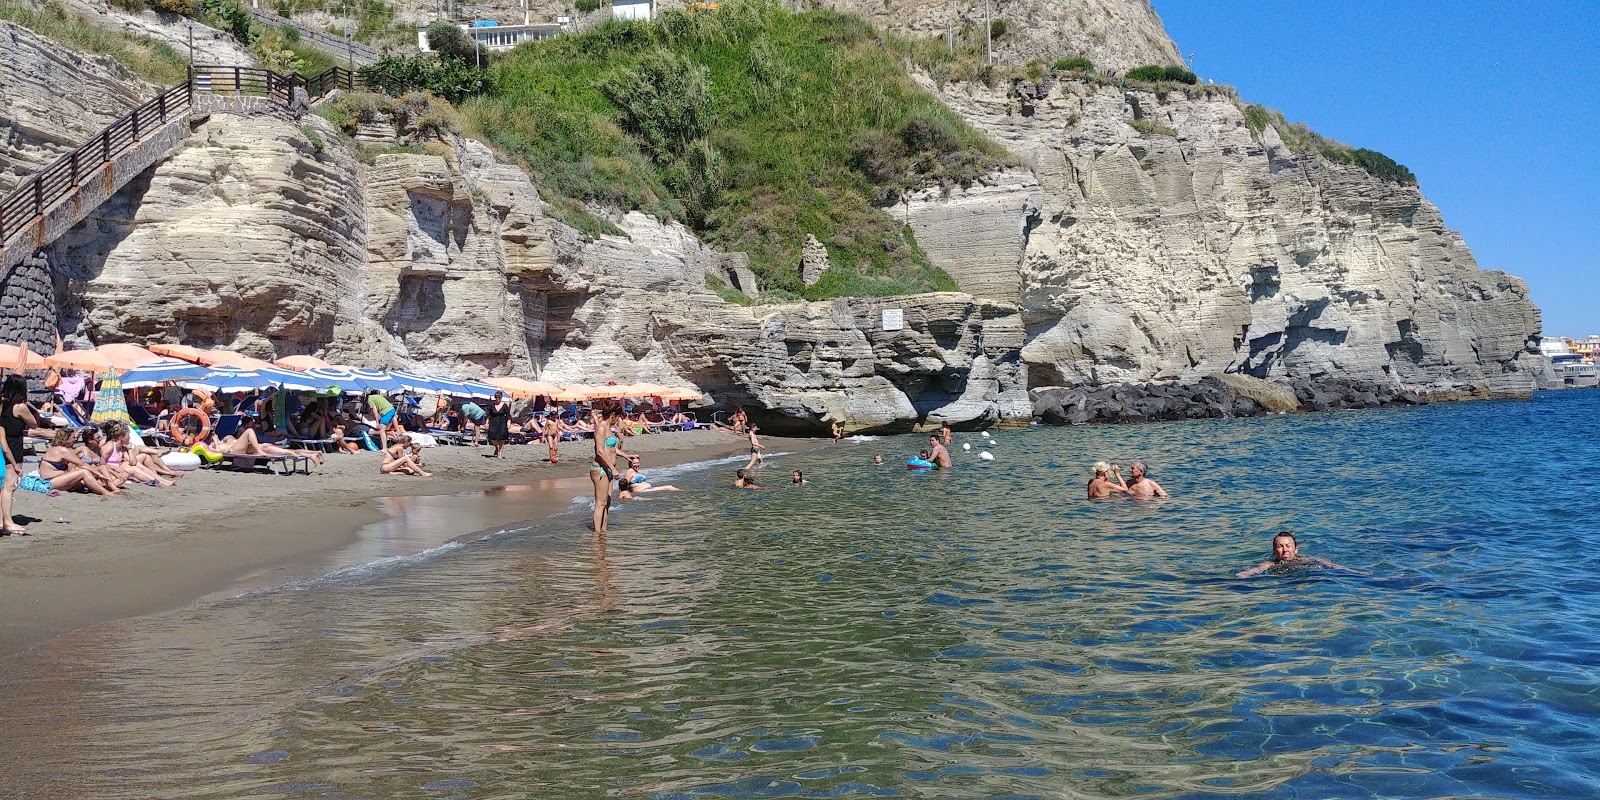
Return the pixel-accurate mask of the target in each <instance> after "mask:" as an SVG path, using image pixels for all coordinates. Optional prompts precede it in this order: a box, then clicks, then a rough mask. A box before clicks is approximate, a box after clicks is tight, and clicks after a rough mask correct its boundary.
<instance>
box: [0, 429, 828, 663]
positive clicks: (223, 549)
mask: <svg viewBox="0 0 1600 800" xmlns="http://www.w3.org/2000/svg"><path fill="white" fill-rule="evenodd" d="M812 444H814V442H811V441H808V440H781V439H778V440H772V441H771V442H769V447H770V448H771V449H774V450H776V449H779V448H782V449H789V450H792V449H795V448H797V447H801V448H803V447H808V446H811V445H812ZM626 447H627V449H628V450H629V452H638V453H641V454H644V455H645V459H644V461H645V465H644V466H645V469H646V470H648V469H649V468H651V467H661V466H668V465H672V464H682V463H689V462H695V461H703V460H707V459H713V458H721V457H725V456H728V455H732V454H734V453H739V452H743V451H744V450H745V447H746V445H745V442H744V438H743V437H738V436H732V435H729V434H728V433H725V432H721V431H715V430H701V431H687V432H681V433H671V434H662V435H658V436H641V437H634V438H630V439H629V440H628V442H627V444H626ZM491 452H492V450H491V449H490V448H489V447H487V446H484V447H482V448H473V447H437V448H431V449H429V450H427V451H425V452H424V457H425V460H426V463H427V466H428V468H429V470H430V471H432V472H433V473H434V477H432V478H417V477H410V476H391V475H382V474H380V473H379V472H378V464H379V456H378V454H377V453H370V452H363V453H358V454H354V455H341V454H330V455H328V456H327V462H326V463H325V464H323V465H322V466H320V467H313V468H312V474H311V475H310V476H306V475H292V476H280V475H273V474H268V473H267V472H265V471H256V472H238V471H231V470H212V469H208V470H198V471H195V472H190V473H188V474H187V475H186V476H185V477H184V478H182V479H181V480H180V481H179V482H178V484H177V485H176V486H173V487H171V488H156V487H146V486H130V487H128V489H127V490H126V496H122V497H99V496H95V495H86V494H77V493H62V494H60V495H58V496H56V497H47V496H45V495H41V494H37V493H33V492H22V491H19V492H17V494H16V503H15V507H14V516H15V518H16V520H17V522H18V523H19V524H23V525H26V526H28V528H29V534H30V535H28V536H8V537H4V538H0V609H4V611H5V613H4V614H0V657H5V656H7V655H11V654H14V653H17V652H19V651H22V650H25V649H27V648H29V647H32V646H34V645H37V644H39V643H41V642H44V641H48V640H49V639H52V638H54V637H56V636H60V635H61V634H64V633H67V632H70V631H73V630H77V629H79V628H82V627H84V626H87V625H93V624H95V623H98V622H104V621H108V620H113V619H121V618H125V617H131V616H137V615H140V614H146V613H150V612H154V611H159V610H163V609H167V608H173V607H176V606H179V605H183V604H186V603H189V602H191V601H193V600H195V599H197V598H201V597H204V596H206V595H208V594H211V593H214V592H218V591H223V590H226V589H228V588H229V587H231V586H235V585H236V584H237V581H238V580H239V579H240V578H241V577H243V576H256V577H257V578H258V579H260V578H261V577H262V576H266V577H267V578H269V579H270V580H271V581H273V582H283V581H288V580H294V579H296V578H301V577H310V575H307V574H305V572H306V571H307V570H311V569H313V568H314V565H315V564H316V561H315V560H314V559H313V558H312V557H313V556H315V555H316V554H318V553H324V552H328V551H331V550H334V549H337V548H339V547H341V546H343V545H345V544H347V543H348V542H350V541H351V540H352V539H353V538H354V537H355V535H356V532H357V531H358V530H360V528H361V527H362V526H364V525H367V524H369V523H373V522H377V521H379V520H380V519H382V518H383V513H382V512H381V511H380V510H379V509H378V508H377V506H376V504H375V503H374V502H373V501H374V500H375V499H376V498H381V497H396V496H407V495H448V494H456V493H460V492H467V491H474V490H483V489H489V488H492V487H496V486H507V485H530V486H531V487H532V488H533V489H534V490H535V491H530V492H527V493H526V497H527V500H526V502H525V503H520V502H519V503H518V504H516V506H515V508H514V511H510V510H508V511H501V512H498V513H501V514H508V513H509V514H514V516H513V517H509V518H506V519H494V518H489V517H483V516H474V517H472V518H471V519H470V520H464V521H463V525H466V526H470V527H467V528H464V529H463V530H461V531H460V533H461V534H467V533H471V532H473V531H476V530H482V529H484V528H486V527H489V526H492V525H496V524H502V523H505V522H510V521H513V519H536V518H539V517H543V516H548V515H549V514H553V513H557V512H559V511H562V510H565V509H566V508H567V507H568V504H569V503H570V502H571V500H572V498H573V497H575V496H578V495H581V494H584V493H586V492H588V491H589V486H590V484H589V481H588V478H587V475H586V473H587V470H588V465H589V462H590V456H591V455H592V452H593V451H592V446H591V445H590V444H589V443H588V442H569V443H565V444H564V445H563V447H562V449H561V459H560V463H558V464H550V463H549V462H548V461H546V460H545V456H546V452H545V448H544V447H543V446H542V445H537V444H534V445H515V446H511V447H508V448H506V458H505V459H503V460H500V459H493V458H488V457H486V456H487V455H488V454H489V453H491ZM500 507H501V508H504V506H503V505H501V506H500Z"/></svg>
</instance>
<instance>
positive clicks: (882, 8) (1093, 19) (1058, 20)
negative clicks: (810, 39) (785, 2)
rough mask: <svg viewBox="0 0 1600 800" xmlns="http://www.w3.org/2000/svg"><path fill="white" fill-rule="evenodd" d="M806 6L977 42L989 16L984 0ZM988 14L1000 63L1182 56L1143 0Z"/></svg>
mask: <svg viewBox="0 0 1600 800" xmlns="http://www.w3.org/2000/svg"><path fill="white" fill-rule="evenodd" d="M805 6H806V7H818V8H832V9H836V10H839V11H846V12H849V13H852V14H859V15H861V16H863V17H866V18H867V19H870V20H872V21H873V23H874V24H876V25H878V26H879V27H881V28H883V29H884V30H888V31H892V32H894V33H898V34H901V35H903V36H908V37H912V38H917V39H931V38H937V37H942V36H944V35H945V33H946V32H947V31H949V30H954V31H955V33H956V35H957V36H958V37H961V38H963V39H966V40H975V41H978V42H982V41H983V40H984V37H983V28H984V25H986V24H988V23H986V22H985V21H984V20H985V4H984V2H982V0H976V1H975V0H963V1H962V2H958V3H947V2H943V1H942V0H821V2H817V3H814V4H805ZM987 18H988V19H989V20H991V21H992V20H1003V21H1004V22H1005V30H1006V32H1005V34H1004V35H1003V36H1000V37H999V38H997V39H995V40H994V51H995V53H996V54H998V59H997V60H998V61H1000V62H1001V63H1006V64H1021V63H1025V62H1027V61H1031V60H1033V59H1042V60H1044V61H1045V62H1046V63H1052V62H1054V61H1056V60H1057V59H1061V58H1067V57H1071V56H1084V57H1087V58H1088V59H1090V60H1091V61H1093V62H1094V63H1095V66H1096V67H1098V68H1100V69H1112V70H1116V71H1118V72H1123V71H1126V70H1128V69H1130V68H1132V67H1137V66H1140V65H1142V64H1161V65H1163V66H1165V65H1168V64H1181V63H1183V60H1182V58H1181V57H1180V56H1179V54H1178V48H1177V46H1176V45H1174V44H1173V43H1172V40H1171V39H1169V38H1167V32H1166V29H1165V28H1164V27H1162V25H1161V18H1160V17H1159V16H1157V15H1156V12H1155V9H1153V8H1151V7H1150V4H1149V3H1147V2H1142V0H1009V1H1008V2H998V1H997V2H993V3H992V4H990V7H989V13H988V17H987ZM964 29H966V31H967V32H966V33H965V34H963V30H964Z"/></svg>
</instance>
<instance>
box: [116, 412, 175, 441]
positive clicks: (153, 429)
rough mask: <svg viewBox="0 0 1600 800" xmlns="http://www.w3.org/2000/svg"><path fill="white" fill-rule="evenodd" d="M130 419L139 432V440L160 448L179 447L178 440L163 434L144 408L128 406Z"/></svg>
mask: <svg viewBox="0 0 1600 800" xmlns="http://www.w3.org/2000/svg"><path fill="white" fill-rule="evenodd" d="M128 418H129V419H131V420H133V427H134V428H135V429H136V430H137V431H138V434H139V438H141V439H144V440H146V441H149V442H150V443H151V444H154V445H157V446H160V447H177V446H178V440H177V439H174V438H172V437H171V436H169V435H167V434H165V433H162V432H161V430H160V428H159V427H158V426H157V424H156V421H155V418H154V417H151V416H150V412H149V411H147V410H145V407H144V406H141V405H131V406H128Z"/></svg>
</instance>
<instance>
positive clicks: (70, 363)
mask: <svg viewBox="0 0 1600 800" xmlns="http://www.w3.org/2000/svg"><path fill="white" fill-rule="evenodd" d="M44 363H45V366H47V367H55V368H56V369H81V370H85V371H88V372H107V371H109V370H110V369H111V358H110V357H109V356H107V355H106V354H105V353H102V352H100V351H99V350H63V351H61V352H59V353H56V354H55V355H53V356H49V357H47V358H45V360H44Z"/></svg>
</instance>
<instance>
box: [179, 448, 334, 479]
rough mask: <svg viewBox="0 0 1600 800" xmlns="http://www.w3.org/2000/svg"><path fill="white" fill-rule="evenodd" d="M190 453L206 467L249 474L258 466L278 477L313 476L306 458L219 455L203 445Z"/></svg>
mask: <svg viewBox="0 0 1600 800" xmlns="http://www.w3.org/2000/svg"><path fill="white" fill-rule="evenodd" d="M189 452H191V453H194V454H195V455H197V456H199V457H200V465H201V466H204V467H227V468H229V469H234V470H240V471H245V472H248V471H250V470H253V469H255V468H256V467H257V466H265V467H266V468H267V471H269V472H272V473H274V474H277V475H293V474H295V473H296V472H300V473H302V474H305V475H310V474H311V459H310V458H308V457H306V456H261V455H256V456H242V455H234V454H232V453H217V452H214V451H212V450H211V449H210V448H208V447H206V446H205V445H203V444H197V445H195V446H194V447H191V448H189Z"/></svg>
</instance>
